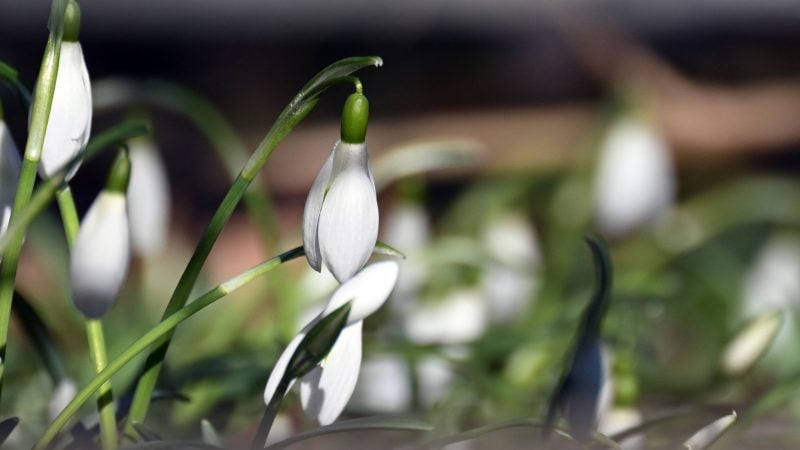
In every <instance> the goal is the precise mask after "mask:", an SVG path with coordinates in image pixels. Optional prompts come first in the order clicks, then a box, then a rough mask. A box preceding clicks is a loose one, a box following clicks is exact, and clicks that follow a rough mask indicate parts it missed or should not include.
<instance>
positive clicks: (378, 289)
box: [323, 260, 399, 324]
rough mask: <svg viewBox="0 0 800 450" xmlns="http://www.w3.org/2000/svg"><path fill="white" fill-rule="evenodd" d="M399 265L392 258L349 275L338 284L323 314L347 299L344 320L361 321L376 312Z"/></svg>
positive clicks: (388, 292)
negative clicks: (346, 310)
mask: <svg viewBox="0 0 800 450" xmlns="http://www.w3.org/2000/svg"><path fill="white" fill-rule="evenodd" d="M398 272H399V267H398V264H397V262H395V261H392V260H386V261H379V262H376V263H372V264H370V265H368V266H367V267H365V268H364V269H362V270H361V271H360V272H358V273H357V274H356V275H355V276H354V277H353V278H350V279H349V280H347V281H346V282H345V283H344V284H342V285H341V286H339V289H337V290H336V292H334V293H333V295H332V296H331V298H330V300H328V304H327V305H326V306H325V310H324V312H323V315H327V314H330V313H331V312H333V311H335V310H336V309H338V308H339V307H340V306H342V305H344V304H345V303H347V302H352V303H351V307H350V316H349V317H348V320H347V323H348V324H353V323H355V322H360V321H362V320H364V319H365V318H366V317H367V316H369V315H370V314H372V313H374V312H375V311H377V310H378V309H379V308H380V307H381V306H382V305H383V303H384V302H385V301H386V299H387V298H389V294H391V293H392V288H394V284H395V283H396V282H397V274H398Z"/></svg>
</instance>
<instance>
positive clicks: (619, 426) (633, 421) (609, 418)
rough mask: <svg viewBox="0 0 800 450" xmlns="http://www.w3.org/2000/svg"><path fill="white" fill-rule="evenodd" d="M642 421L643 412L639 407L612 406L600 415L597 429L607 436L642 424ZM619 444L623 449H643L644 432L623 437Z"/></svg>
mask: <svg viewBox="0 0 800 450" xmlns="http://www.w3.org/2000/svg"><path fill="white" fill-rule="evenodd" d="M641 423H642V413H641V412H640V411H639V410H638V409H636V408H634V407H627V408H612V409H610V410H609V411H607V412H606V413H604V414H602V415H601V416H600V421H599V423H598V424H597V431H599V432H600V433H602V434H604V435H605V436H612V435H614V434H616V433H620V432H623V431H625V430H629V429H631V428H633V427H636V426H638V425H641ZM619 444H620V448H621V449H622V450H641V449H643V448H645V438H644V434H642V433H639V434H637V435H634V436H631V437H629V438H627V439H623V440H622V441H621V442H620V443H619Z"/></svg>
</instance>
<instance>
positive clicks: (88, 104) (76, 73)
mask: <svg viewBox="0 0 800 450" xmlns="http://www.w3.org/2000/svg"><path fill="white" fill-rule="evenodd" d="M80 27H81V12H80V7H78V4H77V3H76V2H75V1H74V0H70V1H69V3H67V9H66V12H65V15H64V38H63V41H62V42H61V53H60V57H59V60H58V75H57V78H56V86H55V90H54V92H53V104H52V106H51V108H50V117H49V119H48V121H47V131H46V133H45V136H44V146H43V147H42V156H41V161H40V163H39V174H40V175H41V176H42V178H50V177H52V176H53V175H54V174H55V173H56V172H58V171H59V170H61V169H62V168H63V167H64V166H65V165H66V164H67V163H68V162H69V161H70V160H71V159H72V158H74V157H75V155H77V154H78V152H79V151H80V150H81V149H82V148H83V147H84V146H86V143H87V142H88V141H89V131H90V128H91V125H92V89H91V85H90V84H89V72H88V71H87V70H86V62H85V61H84V60H83V50H82V49H81V44H80V43H79V42H78V34H79V32H80ZM77 170H78V164H76V165H75V166H74V167H71V168H70V171H69V173H68V174H67V177H66V180H67V181H69V180H70V179H71V178H72V176H73V175H75V172H76V171H77Z"/></svg>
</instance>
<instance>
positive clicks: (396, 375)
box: [353, 354, 411, 414]
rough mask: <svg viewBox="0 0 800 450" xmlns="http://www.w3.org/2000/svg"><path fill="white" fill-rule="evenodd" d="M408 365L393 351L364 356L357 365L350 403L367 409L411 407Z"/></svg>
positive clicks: (386, 411) (393, 411)
mask: <svg viewBox="0 0 800 450" xmlns="http://www.w3.org/2000/svg"><path fill="white" fill-rule="evenodd" d="M409 375H410V369H409V367H408V364H407V363H406V361H404V360H403V359H401V358H400V357H398V356H396V355H388V354H387V355H379V356H373V357H371V358H367V359H365V360H364V363H363V364H362V366H361V373H360V375H359V377H358V383H357V384H356V389H355V392H354V393H353V405H355V406H356V407H357V408H358V409H364V410H366V411H369V412H371V413H382V414H398V413H402V412H405V411H408V410H409V408H410V407H411V380H410V377H409Z"/></svg>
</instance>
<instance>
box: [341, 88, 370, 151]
mask: <svg viewBox="0 0 800 450" xmlns="http://www.w3.org/2000/svg"><path fill="white" fill-rule="evenodd" d="M368 121H369V102H368V101H367V97H365V96H364V95H363V94H362V93H360V92H356V93H354V94H351V95H350V96H349V97H347V100H346V101H345V102H344V109H343V110H342V142H347V143H348V144H361V143H363V142H364V140H365V139H366V136H367V122H368Z"/></svg>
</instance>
